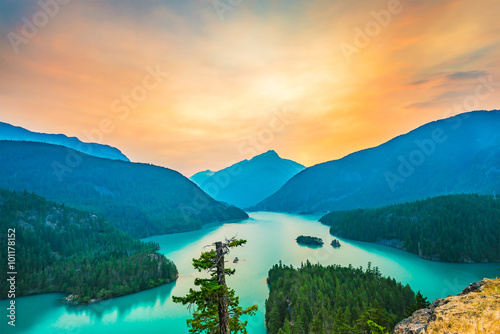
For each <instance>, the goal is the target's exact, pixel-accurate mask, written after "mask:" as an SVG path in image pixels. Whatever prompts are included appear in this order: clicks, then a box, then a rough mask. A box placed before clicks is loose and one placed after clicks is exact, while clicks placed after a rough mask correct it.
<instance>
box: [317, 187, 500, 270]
mask: <svg viewBox="0 0 500 334" xmlns="http://www.w3.org/2000/svg"><path fill="white" fill-rule="evenodd" d="M320 221H321V222H322V223H324V224H327V225H330V226H331V228H330V233H331V234H332V235H336V236H339V237H345V238H349V239H354V240H361V241H370V242H381V243H385V244H388V245H391V246H396V247H398V248H402V249H404V250H407V251H409V252H412V253H415V254H418V255H419V256H420V257H423V258H426V259H432V260H437V261H446V262H471V261H473V262H486V261H488V262H495V261H500V200H498V199H495V198H494V197H493V196H487V195H448V196H440V197H435V198H430V199H427V200H422V201H416V202H411V203H405V204H397V205H391V206H387V207H383V208H378V209H360V210H352V211H344V212H331V213H329V214H328V215H326V216H324V217H322V218H321V219H320Z"/></svg>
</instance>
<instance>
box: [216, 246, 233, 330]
mask: <svg viewBox="0 0 500 334" xmlns="http://www.w3.org/2000/svg"><path fill="white" fill-rule="evenodd" d="M215 250H216V252H217V259H218V262H217V280H218V282H219V284H220V285H222V286H223V287H224V291H225V290H226V277H225V275H224V253H223V250H222V242H216V243H215ZM218 311H219V330H220V334H231V330H230V328H229V310H228V298H227V294H226V293H225V292H224V294H223V295H221V296H219V301H218Z"/></svg>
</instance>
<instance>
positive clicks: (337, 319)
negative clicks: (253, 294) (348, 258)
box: [265, 261, 417, 334]
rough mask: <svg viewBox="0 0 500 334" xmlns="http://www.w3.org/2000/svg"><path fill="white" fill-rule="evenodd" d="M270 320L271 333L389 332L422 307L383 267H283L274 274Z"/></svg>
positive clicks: (271, 274)
mask: <svg viewBox="0 0 500 334" xmlns="http://www.w3.org/2000/svg"><path fill="white" fill-rule="evenodd" d="M267 282H268V284H269V289H270V291H269V299H268V300H266V314H265V321H266V327H267V330H268V333H269V334H278V333H279V334H292V333H386V332H390V330H392V328H394V326H395V325H396V324H397V323H398V322H399V321H400V320H402V319H403V318H404V317H405V311H407V310H413V309H414V308H415V306H416V305H417V300H416V295H415V293H414V292H413V290H412V289H411V288H410V286H409V285H405V286H403V285H402V284H401V283H398V282H396V280H394V279H392V278H386V277H383V276H382V275H381V273H380V272H379V270H378V268H372V267H371V264H370V263H368V268H367V269H363V268H361V267H360V268H353V267H352V266H351V265H349V267H341V266H338V265H334V266H328V267H324V266H321V265H319V264H314V265H313V264H311V263H309V261H308V262H306V263H305V264H304V265H302V266H301V268H297V269H296V268H293V267H292V266H286V265H283V264H281V262H280V263H279V264H278V265H275V266H273V268H272V269H271V270H270V271H269V275H268V280H267Z"/></svg>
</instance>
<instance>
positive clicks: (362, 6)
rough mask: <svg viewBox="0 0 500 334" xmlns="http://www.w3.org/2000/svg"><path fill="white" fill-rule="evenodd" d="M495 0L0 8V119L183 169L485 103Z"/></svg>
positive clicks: (343, 143) (303, 152)
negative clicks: (110, 147) (73, 137)
mask: <svg viewBox="0 0 500 334" xmlns="http://www.w3.org/2000/svg"><path fill="white" fill-rule="evenodd" d="M499 14H500V2H499V1H498V0H478V1H463V0H460V1H455V0H432V1H430V0H404V1H398V0H353V1H351V0H220V1H218V0H215V1H214V0H210V1H208V0H169V1H168V0H162V1H161V0H151V1H139V0H137V1H134V0H120V1H119V0H114V1H113V0H110V1H90V0H85V1H84V0H81V1H78V0H41V1H29V0H25V1H18V0H0V121H3V122H7V123H10V124H13V125H17V126H22V127H24V128H27V129H29V130H31V131H37V132H45V133H64V134H66V135H68V136H76V137H78V138H80V139H81V140H83V141H91V142H99V143H103V144H107V145H111V146H115V147H117V148H119V149H120V150H121V151H122V152H123V153H124V154H126V155H127V156H128V157H129V158H130V159H131V160H132V161H137V162H147V163H153V164H156V165H160V166H165V167H168V168H172V169H175V170H178V171H179V172H181V173H183V174H184V175H186V176H190V175H192V174H194V173H195V172H198V171H201V170H206V169H211V170H219V169H222V168H224V167H226V166H228V165H230V164H232V163H235V162H237V161H240V160H243V159H249V158H251V157H252V156H254V155H256V154H259V153H262V152H265V151H267V150H270V149H274V150H276V151H277V152H278V154H280V156H282V157H284V158H288V159H292V160H295V161H297V162H300V163H302V164H304V165H306V166H311V165H314V164H317V163H321V162H325V161H330V160H334V159H339V158H341V157H343V156H345V155H347V154H349V153H352V152H355V151H357V150H360V149H365V148H369V147H374V146H377V145H380V144H382V143H383V142H385V141H387V140H389V139H391V138H393V137H395V136H398V135H400V134H403V133H406V132H409V131H411V130H412V129H414V128H416V127H418V126H420V125H423V124H425V123H428V122H431V121H434V120H437V119H442V118H446V117H449V116H452V115H455V114H458V113H461V112H465V111H469V110H477V109H488V110H489V109H500V88H499V87H500V20H499V19H498V18H499Z"/></svg>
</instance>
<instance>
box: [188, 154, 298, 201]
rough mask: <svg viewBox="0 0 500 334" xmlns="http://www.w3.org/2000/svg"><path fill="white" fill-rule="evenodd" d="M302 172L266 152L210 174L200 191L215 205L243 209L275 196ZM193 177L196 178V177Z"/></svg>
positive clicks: (289, 162)
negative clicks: (219, 202)
mask: <svg viewBox="0 0 500 334" xmlns="http://www.w3.org/2000/svg"><path fill="white" fill-rule="evenodd" d="M304 168H305V167H304V166H303V165H301V164H299V163H297V162H295V161H292V160H287V159H282V158H281V157H280V156H279V155H278V154H277V153H276V152H275V151H273V150H270V151H267V152H265V153H263V154H260V155H257V156H255V157H253V158H252V159H250V160H243V161H240V162H238V163H236V164H234V165H232V166H229V167H227V168H224V169H222V170H220V171H218V172H215V173H213V175H211V176H209V177H207V178H205V180H204V181H203V182H201V183H200V188H201V189H203V190H204V191H205V192H206V193H207V194H209V195H210V196H212V197H213V198H215V199H217V200H219V201H223V202H226V203H229V204H233V205H236V206H237V207H240V208H246V207H249V206H252V205H255V204H257V203H258V202H260V201H261V200H263V199H264V198H266V197H267V196H269V195H271V194H273V193H274V192H276V191H277V190H278V189H280V188H281V187H282V186H283V185H284V184H285V183H286V182H287V181H288V180H289V179H290V178H291V177H293V176H294V175H296V174H297V173H298V172H300V171H301V170H303V169H304ZM202 173H206V172H202ZM195 176H196V177H197V178H199V177H200V173H197V174H195V175H193V177H195Z"/></svg>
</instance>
